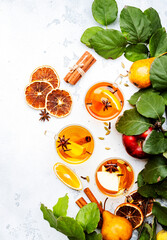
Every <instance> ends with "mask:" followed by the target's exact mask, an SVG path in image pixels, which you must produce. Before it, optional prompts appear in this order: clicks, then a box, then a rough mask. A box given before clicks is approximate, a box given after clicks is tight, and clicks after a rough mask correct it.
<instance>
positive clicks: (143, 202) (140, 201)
mask: <svg viewBox="0 0 167 240" xmlns="http://www.w3.org/2000/svg"><path fill="white" fill-rule="evenodd" d="M153 201H154V199H153V198H149V199H148V198H145V197H143V196H142V195H140V193H138V192H137V190H135V191H133V192H131V193H129V195H128V196H126V199H125V202H128V203H132V204H135V205H137V206H138V207H139V208H140V209H141V210H142V213H143V214H145V209H146V206H147V212H146V217H148V216H150V215H151V214H152V208H153ZM147 202H148V203H147Z"/></svg>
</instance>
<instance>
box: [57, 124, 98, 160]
mask: <svg viewBox="0 0 167 240" xmlns="http://www.w3.org/2000/svg"><path fill="white" fill-rule="evenodd" d="M56 150H57V153H58V155H59V156H60V157H61V159H63V160H64V161H65V162H67V163H71V164H79V163H83V162H85V161H86V160H88V159H89V158H90V156H91V155H92V153H93V150H94V139H93V137H92V135H91V133H90V132H89V131H88V130H87V129H86V128H84V127H82V126H79V125H71V126H68V127H66V128H64V129H63V130H62V131H60V133H59V134H58V137H57V139H56Z"/></svg>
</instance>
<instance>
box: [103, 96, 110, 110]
mask: <svg viewBox="0 0 167 240" xmlns="http://www.w3.org/2000/svg"><path fill="white" fill-rule="evenodd" d="M102 103H103V104H104V108H103V111H105V110H108V108H109V107H112V105H111V102H109V101H108V98H107V99H106V100H104V99H103V100H102Z"/></svg>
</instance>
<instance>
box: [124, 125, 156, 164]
mask: <svg viewBox="0 0 167 240" xmlns="http://www.w3.org/2000/svg"><path fill="white" fill-rule="evenodd" d="M152 130H153V128H152V127H150V128H149V129H148V130H147V131H145V132H144V133H142V134H140V135H135V136H127V135H125V134H123V135H122V141H123V144H124V146H125V149H126V151H127V153H129V155H130V156H132V157H135V158H140V159H143V158H147V157H148V154H147V153H145V152H143V149H142V147H143V142H144V140H145V139H146V137H147V136H148V135H149V134H150V133H151V131H152Z"/></svg>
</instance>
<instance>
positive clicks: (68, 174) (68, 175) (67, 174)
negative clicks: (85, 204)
mask: <svg viewBox="0 0 167 240" xmlns="http://www.w3.org/2000/svg"><path fill="white" fill-rule="evenodd" d="M53 170H54V173H55V174H56V176H57V177H58V178H59V179H60V181H62V182H63V183H64V184H65V185H66V186H68V187H70V188H72V189H75V190H78V191H79V190H82V188H83V186H82V183H81V181H80V179H79V178H78V176H77V175H76V174H75V173H74V172H73V171H72V170H71V169H70V168H68V167H67V166H66V165H64V164H63V163H59V162H58V163H56V164H55V165H54V167H53Z"/></svg>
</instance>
